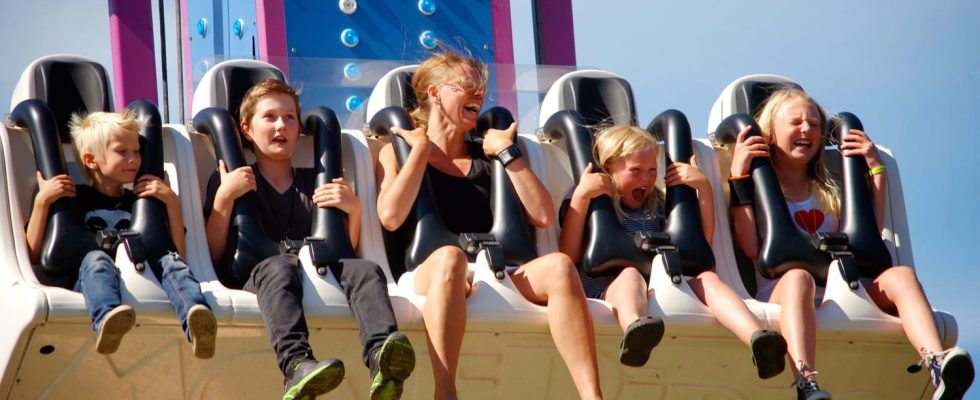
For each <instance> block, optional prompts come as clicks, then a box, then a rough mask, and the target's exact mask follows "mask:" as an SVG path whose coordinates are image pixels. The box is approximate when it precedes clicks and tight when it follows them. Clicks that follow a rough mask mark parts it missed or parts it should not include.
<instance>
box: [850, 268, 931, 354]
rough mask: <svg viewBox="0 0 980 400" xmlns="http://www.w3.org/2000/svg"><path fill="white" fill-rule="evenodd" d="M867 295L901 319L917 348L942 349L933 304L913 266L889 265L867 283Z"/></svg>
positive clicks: (906, 333)
mask: <svg viewBox="0 0 980 400" xmlns="http://www.w3.org/2000/svg"><path fill="white" fill-rule="evenodd" d="M868 295H869V296H870V297H871V300H874V302H875V304H876V305H878V308H880V309H881V310H882V311H884V312H886V313H889V314H892V315H897V316H898V317H899V319H901V321H902V328H903V329H905V335H906V336H908V338H909V342H911V343H912V346H914V347H915V349H916V350H918V351H922V350H925V351H928V352H933V353H939V352H941V351H943V344H942V341H940V340H939V330H938V329H937V328H936V320H935V317H934V316H933V313H932V306H930V305H929V300H927V299H926V294H925V292H923V291H922V285H920V284H919V280H918V279H916V277H915V271H913V270H912V268H909V267H906V266H894V267H891V268H889V269H886V270H885V272H882V273H881V275H879V276H878V278H876V279H875V281H874V283H872V284H871V285H870V286H869V287H868Z"/></svg>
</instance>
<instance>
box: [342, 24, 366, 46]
mask: <svg viewBox="0 0 980 400" xmlns="http://www.w3.org/2000/svg"><path fill="white" fill-rule="evenodd" d="M360 40H361V38H360V37H359V36H358V35H357V31H355V30H354V29H353V28H347V29H344V30H343V31H341V32H340V43H343V44H344V46H347V47H354V46H357V42H359V41H360Z"/></svg>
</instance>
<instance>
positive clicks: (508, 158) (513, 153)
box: [497, 143, 522, 167]
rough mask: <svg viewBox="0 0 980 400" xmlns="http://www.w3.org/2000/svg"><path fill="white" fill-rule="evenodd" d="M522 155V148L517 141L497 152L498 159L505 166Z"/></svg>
mask: <svg viewBox="0 0 980 400" xmlns="http://www.w3.org/2000/svg"><path fill="white" fill-rule="evenodd" d="M521 156H522V154H521V149H520V148H519V147H517V143H514V144H511V145H510V146H507V148H505V149H503V150H501V151H500V152H499V153H497V159H498V160H500V163H501V164H503V165H504V166H505V167H506V166H507V164H510V163H511V162H512V161H514V160H516V159H518V158H521Z"/></svg>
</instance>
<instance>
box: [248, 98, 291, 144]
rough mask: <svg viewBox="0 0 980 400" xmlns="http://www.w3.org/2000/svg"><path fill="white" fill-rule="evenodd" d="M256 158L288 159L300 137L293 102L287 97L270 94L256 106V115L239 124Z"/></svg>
mask: <svg viewBox="0 0 980 400" xmlns="http://www.w3.org/2000/svg"><path fill="white" fill-rule="evenodd" d="M242 132H243V133H244V134H245V137H246V138H247V139H248V140H251V141H252V144H253V145H254V146H253V148H254V151H255V156H256V158H258V159H262V158H265V159H270V160H289V159H290V158H291V157H292V156H293V150H294V149H295V147H296V140H297V138H299V115H298V112H297V110H296V103H295V102H294V101H293V99H292V97H289V96H288V95H286V94H281V93H277V94H272V95H269V96H266V97H263V98H262V99H260V100H259V101H258V102H256V103H255V114H254V115H253V116H252V119H251V120H250V121H248V123H247V124H246V123H242Z"/></svg>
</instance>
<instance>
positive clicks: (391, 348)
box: [371, 332, 415, 400]
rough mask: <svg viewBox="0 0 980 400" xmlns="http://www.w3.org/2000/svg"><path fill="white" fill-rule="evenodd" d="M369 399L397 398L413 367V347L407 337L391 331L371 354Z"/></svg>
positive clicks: (384, 399)
mask: <svg viewBox="0 0 980 400" xmlns="http://www.w3.org/2000/svg"><path fill="white" fill-rule="evenodd" d="M371 361H372V365H373V367H372V368H371V377H372V380H371V400H397V399H400V398H401V397H402V390H403V389H404V386H405V380H406V379H408V377H409V375H411V374H412V370H414V369H415V349H413V348H412V343H411V342H409V341H408V337H407V336H405V334H403V333H401V332H392V333H391V334H390V335H388V338H387V339H385V342H384V344H382V345H381V348H380V349H378V350H375V352H374V354H371Z"/></svg>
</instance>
